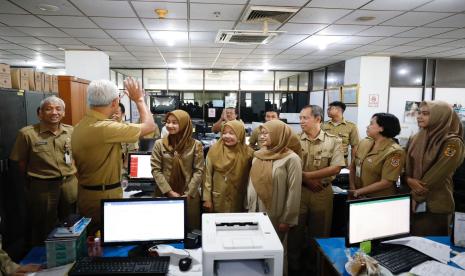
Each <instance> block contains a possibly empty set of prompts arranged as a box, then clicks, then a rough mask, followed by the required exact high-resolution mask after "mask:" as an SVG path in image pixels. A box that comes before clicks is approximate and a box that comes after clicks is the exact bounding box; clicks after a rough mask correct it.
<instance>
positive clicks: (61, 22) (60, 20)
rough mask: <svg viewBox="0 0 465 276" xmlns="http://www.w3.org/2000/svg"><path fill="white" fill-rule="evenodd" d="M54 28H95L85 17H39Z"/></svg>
mask: <svg viewBox="0 0 465 276" xmlns="http://www.w3.org/2000/svg"><path fill="white" fill-rule="evenodd" d="M40 18H42V19H44V20H45V21H47V22H48V23H50V24H52V25H53V26H55V27H61V28H97V25H95V24H94V23H92V21H90V20H89V19H88V18H87V17H80V16H40Z"/></svg>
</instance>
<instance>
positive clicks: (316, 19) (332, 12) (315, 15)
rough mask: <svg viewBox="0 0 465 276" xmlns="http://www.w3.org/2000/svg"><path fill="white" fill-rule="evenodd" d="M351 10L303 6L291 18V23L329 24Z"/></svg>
mask: <svg viewBox="0 0 465 276" xmlns="http://www.w3.org/2000/svg"><path fill="white" fill-rule="evenodd" d="M351 11H352V10H345V9H318V8H304V9H302V10H300V11H299V12H298V13H297V14H296V15H295V16H294V17H293V18H292V19H291V20H290V22H291V23H326V24H330V23H333V22H335V21H336V20H338V19H340V18H341V17H343V16H345V15H347V14H349V13H350V12H351Z"/></svg>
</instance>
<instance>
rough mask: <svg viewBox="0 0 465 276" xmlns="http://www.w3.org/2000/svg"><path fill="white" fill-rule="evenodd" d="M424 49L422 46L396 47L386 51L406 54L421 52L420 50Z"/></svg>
mask: <svg viewBox="0 0 465 276" xmlns="http://www.w3.org/2000/svg"><path fill="white" fill-rule="evenodd" d="M422 48H424V47H422V46H396V47H392V48H389V49H386V51H388V52H396V53H405V52H411V51H415V50H419V49H422Z"/></svg>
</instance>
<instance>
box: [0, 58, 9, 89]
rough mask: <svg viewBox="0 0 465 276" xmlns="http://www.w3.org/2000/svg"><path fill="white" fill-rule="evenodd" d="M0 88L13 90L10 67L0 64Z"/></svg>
mask: <svg viewBox="0 0 465 276" xmlns="http://www.w3.org/2000/svg"><path fill="white" fill-rule="evenodd" d="M0 88H11V72H10V65H8V64H4V63H0Z"/></svg>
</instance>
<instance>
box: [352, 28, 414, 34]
mask: <svg viewBox="0 0 465 276" xmlns="http://www.w3.org/2000/svg"><path fill="white" fill-rule="evenodd" d="M410 29H412V28H411V27H391V26H374V27H371V28H369V29H367V30H364V31H361V32H360V33H358V34H357V35H361V36H392V35H396V34H398V33H401V32H405V31H408V30H410Z"/></svg>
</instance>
